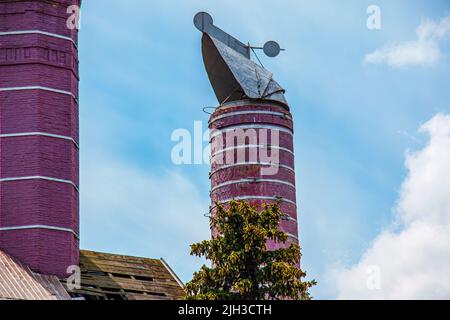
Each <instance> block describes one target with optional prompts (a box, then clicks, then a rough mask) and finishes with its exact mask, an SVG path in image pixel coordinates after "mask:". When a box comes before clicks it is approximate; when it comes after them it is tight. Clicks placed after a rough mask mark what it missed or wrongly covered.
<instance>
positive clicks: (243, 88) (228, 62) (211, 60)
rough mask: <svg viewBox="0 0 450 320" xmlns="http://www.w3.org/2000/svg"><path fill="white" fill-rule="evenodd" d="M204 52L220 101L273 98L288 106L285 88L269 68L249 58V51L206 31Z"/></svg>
mask: <svg viewBox="0 0 450 320" xmlns="http://www.w3.org/2000/svg"><path fill="white" fill-rule="evenodd" d="M202 52H203V61H204V63H205V67H206V71H207V73H208V77H209V80H210V82H211V85H212V87H213V89H214V92H215V94H216V96H217V100H218V101H219V103H220V104H223V103H226V102H232V101H238V100H242V99H257V100H271V101H277V102H280V103H282V104H283V105H284V106H285V107H286V108H287V109H289V107H288V103H287V101H286V99H285V97H284V93H285V90H284V89H283V88H282V87H281V86H280V85H279V84H278V83H277V82H276V81H275V80H274V79H273V74H272V73H271V72H270V71H268V70H266V69H265V68H263V67H262V66H260V65H259V64H257V63H255V62H253V61H252V60H251V59H250V58H249V57H250V54H249V53H248V55H244V54H242V53H241V52H238V51H236V50H234V49H233V48H232V47H230V46H228V45H226V44H225V43H224V42H222V41H220V40H218V39H216V38H215V37H214V36H212V35H210V34H208V33H206V32H204V33H203V38H202Z"/></svg>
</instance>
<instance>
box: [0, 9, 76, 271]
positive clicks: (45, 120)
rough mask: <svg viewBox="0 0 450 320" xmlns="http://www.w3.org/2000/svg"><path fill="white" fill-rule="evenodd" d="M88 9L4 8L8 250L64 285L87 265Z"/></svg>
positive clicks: (1, 94) (0, 163)
mask: <svg viewBox="0 0 450 320" xmlns="http://www.w3.org/2000/svg"><path fill="white" fill-rule="evenodd" d="M80 2H81V1H80V0H47V1H36V0H34V1H31V0H29V1H25V0H1V1H0V250H2V251H4V252H6V253H7V254H9V255H11V256H13V257H15V258H17V259H18V260H20V261H21V262H23V263H25V264H27V265H28V266H29V267H30V268H31V269H32V270H33V271H36V272H40V273H43V274H50V275H56V276H59V277H65V276H66V270H67V267H69V266H71V265H78V259H79V239H78V234H79V227H78V225H79V222H78V207H79V200H78V151H79V149H78V81H79V75H78V54H77V43H78V37H77V34H78V32H77V30H76V29H73V30H71V29H70V28H68V27H67V23H66V22H67V20H68V18H69V17H70V14H69V13H67V8H68V7H69V6H71V5H77V6H80V4H81V3H80Z"/></svg>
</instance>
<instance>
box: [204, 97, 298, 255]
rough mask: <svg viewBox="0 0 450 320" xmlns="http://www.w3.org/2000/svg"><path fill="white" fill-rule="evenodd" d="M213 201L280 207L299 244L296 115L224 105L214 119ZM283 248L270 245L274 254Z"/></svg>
mask: <svg viewBox="0 0 450 320" xmlns="http://www.w3.org/2000/svg"><path fill="white" fill-rule="evenodd" d="M209 127H210V129H211V145H212V159H211V167H212V170H211V184H212V189H211V200H212V202H213V206H214V204H215V203H216V202H218V203H223V204H226V203H228V202H230V201H231V200H233V199H234V200H244V201H248V202H249V203H250V204H252V205H256V206H258V207H259V208H261V206H262V204H263V203H267V204H269V203H274V202H275V201H277V200H279V201H281V209H282V211H283V212H284V213H286V214H287V215H288V216H289V219H288V220H286V221H283V222H282V224H281V226H280V228H281V229H282V230H283V231H284V232H286V233H287V234H288V236H289V238H288V242H287V243H286V244H285V245H282V246H283V247H285V246H289V245H290V244H291V243H294V244H298V242H299V241H298V226H297V205H296V190H295V168H294V143H293V134H294V130H293V121H292V115H291V113H290V112H289V111H288V109H287V108H286V106H285V105H283V104H282V103H280V102H277V101H267V100H266V101H262V100H252V99H248V100H240V101H233V102H229V103H225V104H223V105H221V106H220V107H219V108H217V109H216V111H215V112H214V114H213V115H212V116H211V119H210V122H209ZM280 246H281V245H280V244H275V243H271V242H270V243H268V248H269V249H276V248H278V247H280Z"/></svg>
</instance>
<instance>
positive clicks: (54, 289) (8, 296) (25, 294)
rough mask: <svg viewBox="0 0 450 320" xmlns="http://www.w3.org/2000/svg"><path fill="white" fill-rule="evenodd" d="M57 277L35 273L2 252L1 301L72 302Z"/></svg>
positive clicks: (0, 259)
mask: <svg viewBox="0 0 450 320" xmlns="http://www.w3.org/2000/svg"><path fill="white" fill-rule="evenodd" d="M70 299H71V298H70V296H69V294H68V293H67V291H66V290H65V289H64V287H63V286H62V285H61V283H60V282H59V280H58V278H57V277H54V276H45V275H41V274H36V273H33V272H32V271H31V270H30V269H29V268H28V267H26V266H25V265H23V264H21V263H20V262H18V261H16V260H15V259H13V258H11V257H10V256H8V255H7V254H6V253H4V252H2V251H1V250H0V300H70Z"/></svg>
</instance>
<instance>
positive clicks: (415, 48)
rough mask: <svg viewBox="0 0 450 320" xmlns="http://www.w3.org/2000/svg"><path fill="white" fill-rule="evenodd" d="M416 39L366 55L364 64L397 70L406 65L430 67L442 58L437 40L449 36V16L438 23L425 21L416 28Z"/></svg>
mask: <svg viewBox="0 0 450 320" xmlns="http://www.w3.org/2000/svg"><path fill="white" fill-rule="evenodd" d="M416 33H417V39H416V40H414V41H408V42H403V43H397V44H393V45H388V46H386V47H384V48H382V49H378V50H375V51H374V52H372V53H369V54H367V55H366V57H365V59H364V61H365V62H366V63H374V64H381V63H386V64H387V65H389V66H391V67H394V68H399V67H404V66H408V65H432V64H434V63H436V62H437V61H439V59H441V58H442V56H443V54H442V52H441V49H440V47H439V40H441V39H442V38H444V37H446V36H449V35H450V15H449V16H447V17H445V18H443V19H442V20H441V21H440V22H434V21H425V22H423V23H422V24H421V25H420V26H419V27H418V28H417V31H416Z"/></svg>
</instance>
